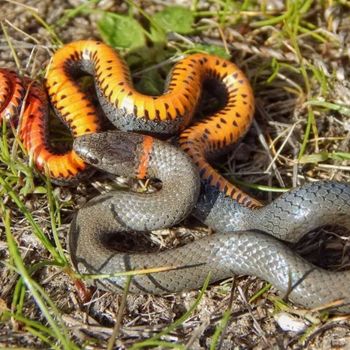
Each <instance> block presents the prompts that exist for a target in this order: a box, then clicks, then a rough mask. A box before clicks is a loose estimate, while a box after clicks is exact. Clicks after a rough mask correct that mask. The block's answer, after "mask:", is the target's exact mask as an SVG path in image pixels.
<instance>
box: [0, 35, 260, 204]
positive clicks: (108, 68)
mask: <svg viewBox="0 0 350 350" xmlns="http://www.w3.org/2000/svg"><path fill="white" fill-rule="evenodd" d="M79 60H89V61H90V62H92V63H93V66H94V70H95V80H96V83H97V84H96V85H97V86H98V88H99V89H100V90H101V92H102V93H103V94H104V96H105V97H106V99H107V100H108V101H109V103H110V104H111V105H112V106H113V107H114V108H115V109H118V108H122V109H123V110H125V111H126V112H128V113H130V114H133V115H135V117H137V118H143V119H145V120H146V121H147V120H153V121H158V122H161V121H165V120H166V121H168V122H171V121H174V120H175V119H176V118H181V119H182V121H183V124H182V125H181V126H180V127H179V129H180V130H181V129H184V128H185V127H186V126H187V125H188V124H189V123H190V121H191V118H192V116H193V114H194V111H195V108H196V106H197V104H198V100H199V97H200V94H201V88H202V83H203V80H204V79H205V78H206V77H210V78H214V79H217V80H218V81H219V82H220V83H222V84H223V85H224V86H225V90H226V91H227V103H226V105H225V106H224V107H223V108H222V109H221V110H219V111H218V112H217V113H215V114H213V115H211V116H209V117H208V118H207V119H205V120H203V121H200V122H198V123H196V124H195V125H193V126H191V127H189V128H187V129H185V130H184V131H183V132H182V133H181V134H180V147H181V148H182V149H183V150H184V151H185V152H187V153H188V154H189V155H190V157H192V159H193V160H194V162H195V163H196V164H197V166H198V167H199V169H200V174H201V177H202V179H203V180H205V181H207V182H208V183H209V184H211V185H212V186H215V187H216V188H218V189H219V190H220V191H223V192H225V194H227V195H229V196H231V197H232V198H234V199H235V200H237V201H239V202H240V203H242V204H244V205H246V206H257V205H259V203H258V202H257V201H255V200H254V199H252V198H250V197H248V196H247V195H246V194H244V193H243V192H242V191H240V190H239V189H238V188H236V187H235V186H233V185H232V184H230V183H229V182H228V181H227V180H226V179H224V178H223V177H222V176H221V175H220V174H218V173H217V172H216V171H215V170H214V169H213V168H212V167H211V166H210V165H209V164H208V162H207V161H206V154H207V153H210V152H213V151H216V150H219V149H221V148H226V147H227V146H229V145H231V144H233V143H235V142H237V141H238V140H239V139H240V138H241V137H242V136H243V135H244V134H245V133H246V131H247V129H248V128H249V126H250V123H251V120H252V117H253V114H254V97H253V93H252V89H251V87H250V84H249V82H248V80H247V79H246V77H245V76H244V74H243V73H242V71H241V70H239V68H238V67H237V66H236V65H234V64H233V63H231V62H228V61H226V60H223V59H221V58H218V57H216V56H211V55H205V54H194V55H190V56H188V57H186V58H184V59H182V60H181V61H179V62H178V63H177V64H176V65H175V66H174V68H173V69H172V73H171V78H170V80H169V83H168V87H167V90H166V92H165V93H164V94H163V95H161V96H146V95H143V94H141V93H139V92H138V91H136V90H135V89H134V87H133V85H132V81H131V77H130V72H129V69H128V67H127V66H126V64H125V62H124V61H123V60H122V59H121V57H120V56H119V55H118V54H117V53H116V52H115V51H114V50H113V49H112V48H110V47H109V46H107V45H105V44H103V43H100V42H96V41H77V42H73V43H71V44H68V45H66V46H64V47H63V48H61V49H60V50H58V51H57V52H56V53H55V55H54V57H53V59H52V62H51V64H50V67H49V70H48V74H47V79H46V86H47V90H48V94H49V96H50V99H51V103H52V104H53V106H54V107H55V109H56V110H57V111H58V112H59V113H60V116H61V117H62V118H63V119H64V120H65V122H66V123H67V125H68V126H69V128H70V130H71V131H72V134H73V136H74V137H77V136H80V135H83V134H87V133H94V132H97V131H99V130H100V122H99V119H98V115H97V111H96V109H95V107H94V105H93V104H92V102H91V101H90V100H89V98H88V96H86V94H85V93H84V92H82V91H81V89H80V88H79V85H78V84H77V83H76V82H75V81H74V80H73V78H72V77H71V76H70V74H69V71H68V70H67V63H72V62H74V61H79ZM13 80H14V77H13V76H12V75H6V73H4V70H0V112H1V116H3V115H4V114H5V112H4V111H5V110H6V108H7V107H3V106H4V105H6V104H7V106H8V105H10V106H11V108H13V105H15V104H16V103H17V105H18V102H17V97H18V95H19V94H18V91H17V90H18V89H17V90H16V87H15V85H16V84H13V83H11V81H13ZM7 90H11V91H12V95H11V96H12V97H14V96H15V95H16V96H15V98H14V99H13V100H11V101H12V102H11V103H9V97H8V93H7ZM14 91H17V92H16V93H15V92H14ZM41 98H44V99H45V96H43V93H42V92H40V91H39V89H38V88H35V87H34V86H33V87H32V88H31V91H30V93H29V95H28V98H27V101H26V107H25V109H24V113H23V116H22V126H21V129H20V136H21V138H22V140H23V143H24V146H25V147H26V149H27V150H28V153H29V154H30V155H31V156H32V157H33V159H34V161H35V164H36V165H37V167H38V168H39V169H42V170H44V169H45V170H47V171H48V172H49V174H50V176H52V177H53V178H63V179H67V180H69V179H70V178H72V177H75V176H76V175H77V174H78V173H79V172H80V171H82V170H83V169H84V168H85V164H84V162H83V161H82V160H81V159H80V158H79V157H78V156H77V155H76V154H75V153H74V152H73V151H69V152H67V153H65V154H55V153H54V152H53V151H52V150H51V148H50V147H48V146H47V145H48V142H47V140H46V137H47V135H46V133H45V125H44V123H46V120H45V113H47V111H46V110H45V109H46V108H43V105H42V101H41ZM13 101H16V103H14V102H13ZM7 113H8V110H7ZM155 132H157V130H155ZM147 140H148V138H147ZM144 146H145V150H144V152H143V154H142V155H140V157H141V158H140V160H141V161H140V167H139V169H138V174H139V177H143V176H144V175H145V174H146V173H147V164H148V162H147V159H148V154H149V152H150V149H151V147H152V142H147V144H145V145H144ZM146 148H147V149H146Z"/></svg>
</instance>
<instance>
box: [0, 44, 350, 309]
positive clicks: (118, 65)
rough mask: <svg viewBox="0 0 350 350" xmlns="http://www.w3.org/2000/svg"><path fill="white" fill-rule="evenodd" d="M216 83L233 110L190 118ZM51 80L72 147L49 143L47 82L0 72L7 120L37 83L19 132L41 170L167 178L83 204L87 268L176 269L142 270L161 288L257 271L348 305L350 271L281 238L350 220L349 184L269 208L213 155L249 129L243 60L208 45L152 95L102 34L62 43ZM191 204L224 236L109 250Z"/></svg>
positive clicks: (317, 186) (308, 296)
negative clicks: (164, 247) (163, 247)
mask: <svg viewBox="0 0 350 350" xmlns="http://www.w3.org/2000/svg"><path fill="white" fill-rule="evenodd" d="M82 73H85V74H86V73H87V74H90V75H92V76H93V77H94V81H95V87H96V92H97V96H98V99H99V102H100V104H101V106H102V108H103V110H104V112H105V114H106V115H107V117H108V118H109V119H110V120H111V121H112V122H113V124H114V125H115V126H116V127H117V128H118V129H119V130H121V131H114V132H100V131H101V123H100V121H99V118H98V113H97V110H96V107H95V106H94V104H93V103H92V102H91V100H90V99H89V97H88V96H87V95H86V93H84V92H83V91H82V90H81V87H80V86H79V84H77V82H76V78H77V77H78V76H80V75H81V74H82ZM212 82H214V83H215V84H216V85H215V86H216V87H215V90H216V91H215V92H216V93H217V95H220V97H221V98H222V100H223V107H222V108H221V109H219V110H218V111H216V112H214V113H213V114H211V115H209V116H208V117H206V118H205V119H204V120H200V121H197V122H195V123H194V124H193V125H191V126H189V124H190V122H191V119H192V117H193V115H194V113H195V111H196V107H197V106H198V104H199V100H200V97H201V91H202V87H203V86H204V85H206V84H207V85H208V86H211V85H210V84H211V83H212ZM46 87H47V91H48V93H49V96H50V101H51V103H52V105H53V107H54V109H55V111H56V113H57V114H58V116H59V117H60V118H61V119H62V120H63V121H64V122H65V123H66V124H67V126H68V127H69V129H70V130H71V132H72V134H73V137H74V138H75V141H74V145H73V149H72V150H69V151H67V152H65V153H63V154H62V153H58V152H57V151H55V150H54V149H53V148H52V147H51V146H50V144H49V140H48V133H47V110H48V101H47V99H46V94H45V92H44V91H43V89H42V88H41V87H40V86H39V85H38V84H36V83H34V84H32V83H28V81H27V80H24V81H23V80H21V79H19V78H18V76H17V75H16V74H15V73H13V72H9V71H6V70H4V69H1V70H0V112H1V116H2V118H8V117H12V116H13V115H14V114H15V113H16V112H18V110H19V108H20V107H21V98H22V97H23V95H24V91H25V88H28V89H29V93H28V97H27V103H26V105H25V107H24V109H23V110H24V113H23V116H22V123H21V127H20V129H19V134H20V137H21V139H22V141H23V144H24V146H25V148H26V149H27V151H28V153H29V154H30V155H31V156H32V158H33V159H34V162H35V164H36V166H37V167H38V168H39V169H41V170H43V169H46V170H47V171H48V173H49V174H50V176H51V177H52V179H53V180H54V181H56V182H70V183H77V182H78V181H80V178H81V177H82V174H84V173H85V172H87V171H88V169H89V166H88V164H90V165H91V166H93V167H97V168H99V169H102V170H105V171H108V172H111V173H114V174H118V175H125V176H133V177H136V178H158V179H159V180H161V181H162V188H161V190H160V191H157V192H155V193H147V194H140V193H134V192H131V191H122V190H121V191H115V192H110V193H107V194H103V195H100V196H97V197H96V198H93V199H92V200H91V201H89V202H88V203H87V204H86V205H85V206H83V207H82V208H81V209H80V210H79V211H78V213H77V215H76V217H75V219H74V220H73V222H72V225H71V229H70V233H69V250H70V254H71V259H72V262H73V264H74V266H75V267H76V268H77V270H78V271H79V272H83V273H103V274H106V273H108V274H113V273H115V272H122V271H125V270H131V269H144V268H154V267H162V266H173V267H177V269H173V270H170V271H166V272H159V273H153V274H148V275H139V276H135V277H134V278H133V280H132V284H131V287H130V288H131V291H132V292H141V293H155V294H164V293H170V292H178V291H181V290H185V289H193V288H199V287H200V286H201V285H202V284H203V281H204V279H205V278H206V276H207V275H208V273H209V272H211V282H215V281H218V280H222V279H224V278H227V277H231V276H232V275H233V274H252V275H256V276H259V277H260V278H262V279H265V280H267V281H269V282H271V283H272V284H273V285H274V286H275V287H276V288H278V289H279V290H280V291H281V292H282V293H288V295H289V297H290V298H291V299H292V300H293V301H295V302H297V303H299V304H301V305H304V306H307V307H318V306H320V305H323V304H326V303H329V302H332V301H335V300H338V299H342V300H343V302H344V303H349V301H350V297H349V290H350V272H346V271H345V272H343V271H342V272H334V271H326V270H322V269H320V268H318V267H315V266H314V265H312V264H310V263H308V262H307V261H306V260H304V259H303V258H301V257H299V256H298V255H296V253H294V252H293V251H292V250H290V249H289V248H288V247H287V246H286V245H285V244H284V243H283V242H282V240H285V241H289V242H295V241H298V240H299V239H300V238H301V237H302V236H303V235H304V234H305V233H306V232H308V231H310V230H312V229H314V228H316V227H319V226H322V225H326V224H329V223H332V224H338V225H340V226H343V227H346V228H348V229H350V219H349V212H350V204H349V203H350V186H349V185H348V184H345V183H337V182H327V181H325V182H315V183H310V184H306V185H304V186H302V187H299V188H296V189H293V190H292V191H289V192H287V193H285V194H283V195H282V196H280V197H279V198H278V199H276V200H274V201H273V202H272V203H270V204H268V205H266V206H262V205H261V204H260V203H259V202H258V201H257V200H255V199H254V198H251V197H250V196H248V195H247V194H245V193H244V192H242V191H241V190H240V189H238V188H237V187H235V186H233V185H232V184H231V183H229V182H228V181H227V180H226V179H224V178H223V177H222V176H221V175H219V174H218V173H217V172H216V171H215V169H214V168H212V167H211V166H210V165H209V163H208V160H207V159H208V158H210V157H212V156H213V155H215V154H217V153H219V152H221V151H223V150H226V149H229V148H230V147H231V146H232V145H233V144H234V143H236V142H238V140H239V139H240V138H241V137H243V136H244V134H245V133H246V131H247V130H248V128H249V126H250V123H251V120H252V117H253V114H254V97H253V93H252V89H251V87H250V84H249V82H248V80H247V79H246V77H245V76H244V74H243V73H242V71H240V70H239V68H238V67H237V66H235V65H234V64H233V63H231V62H228V61H226V60H223V59H221V58H218V57H215V56H211V55H206V54H194V55H190V56H187V57H185V58H184V59H182V60H180V61H179V62H178V63H176V65H175V66H174V68H173V69H172V71H171V73H170V75H169V78H168V83H167V86H166V90H165V92H164V94H162V95H160V96H146V95H142V94H140V93H139V92H138V91H136V90H135V89H134V88H133V86H132V80H131V76H130V73H129V70H128V67H127V66H126V64H125V63H124V61H123V60H122V59H121V58H120V57H119V55H118V54H117V53H116V52H115V51H114V50H113V49H111V48H110V47H108V46H107V45H105V44H102V43H100V42H95V41H78V42H73V43H71V44H68V45H66V46H64V47H63V48H61V49H60V50H58V51H57V52H56V54H55V55H54V57H53V60H52V63H51V65H50V68H49V71H48V75H47V80H46ZM130 131H134V132H135V131H136V132H138V133H133V132H130ZM126 132H127V133H126ZM139 133H143V134H145V135H141V134H139ZM174 133H180V136H179V140H178V144H179V147H180V149H179V148H177V147H174V146H172V145H170V144H169V143H167V142H164V141H159V140H157V139H154V138H153V137H151V136H148V135H156V136H160V137H162V138H164V137H166V136H169V135H172V134H174ZM186 153H187V154H186ZM191 213H192V214H193V215H194V216H195V217H196V218H198V219H199V220H200V221H201V222H203V223H204V224H206V225H208V226H209V227H211V228H212V229H214V230H215V231H216V234H214V235H211V236H208V237H205V238H202V239H198V240H196V241H194V242H192V243H190V244H187V245H185V246H182V247H178V248H175V249H172V250H168V251H164V252H157V253H154V252H153V253H127V252H121V251H118V250H116V249H112V248H111V247H110V246H111V240H113V239H114V238H115V236H116V234H117V233H118V232H129V231H130V230H132V231H145V230H155V229H160V228H165V227H170V226H173V225H175V224H177V223H179V222H180V221H181V220H183V219H184V218H185V217H186V216H187V215H189V214H191ZM113 246H115V244H113ZM125 281H126V279H125V277H113V278H109V279H107V280H100V281H98V282H96V283H97V285H98V286H99V287H101V288H104V289H107V290H121V289H123V288H124V285H125ZM343 309H344V310H348V309H349V308H346V307H345V308H343Z"/></svg>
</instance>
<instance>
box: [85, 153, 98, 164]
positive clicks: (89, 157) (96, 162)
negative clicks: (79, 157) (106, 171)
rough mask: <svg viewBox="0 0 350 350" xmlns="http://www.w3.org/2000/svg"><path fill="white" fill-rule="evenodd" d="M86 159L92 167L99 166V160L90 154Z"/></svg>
mask: <svg viewBox="0 0 350 350" xmlns="http://www.w3.org/2000/svg"><path fill="white" fill-rule="evenodd" d="M84 159H85V160H86V161H87V162H88V163H89V164H91V165H96V164H98V159H97V158H95V157H94V156H92V155H90V154H87V155H85V156H84Z"/></svg>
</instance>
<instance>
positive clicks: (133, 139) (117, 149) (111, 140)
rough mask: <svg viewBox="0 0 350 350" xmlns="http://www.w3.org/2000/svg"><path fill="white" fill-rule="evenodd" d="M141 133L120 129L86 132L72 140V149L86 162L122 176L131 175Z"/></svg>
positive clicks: (141, 140)
mask: <svg viewBox="0 0 350 350" xmlns="http://www.w3.org/2000/svg"><path fill="white" fill-rule="evenodd" d="M143 138H144V136H143V135H139V134H134V133H129V132H128V133H125V132H122V131H117V130H113V131H106V132H101V133H94V134H87V135H83V136H80V137H78V138H76V139H75V140H74V143H73V149H74V151H75V152H76V153H77V154H78V155H79V156H80V157H81V158H82V159H83V160H84V161H85V162H86V163H88V164H90V165H92V166H94V167H96V168H98V169H101V170H104V171H107V172H109V173H112V174H116V175H122V176H133V175H134V174H135V171H136V167H137V158H138V156H137V153H138V149H139V147H140V145H142V142H143Z"/></svg>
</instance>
